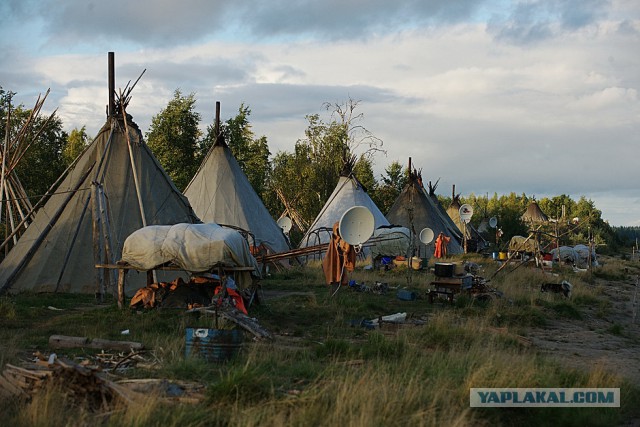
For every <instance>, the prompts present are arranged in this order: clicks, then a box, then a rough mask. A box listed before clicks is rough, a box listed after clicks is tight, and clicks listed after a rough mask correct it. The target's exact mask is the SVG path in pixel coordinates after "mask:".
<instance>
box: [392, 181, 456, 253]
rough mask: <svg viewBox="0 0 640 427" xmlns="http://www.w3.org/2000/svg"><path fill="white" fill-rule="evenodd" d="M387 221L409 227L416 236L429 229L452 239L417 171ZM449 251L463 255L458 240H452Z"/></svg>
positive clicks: (436, 234)
mask: <svg viewBox="0 0 640 427" xmlns="http://www.w3.org/2000/svg"><path fill="white" fill-rule="evenodd" d="M387 219H388V220H389V222H391V223H392V224H395V225H401V226H403V227H407V228H408V229H410V230H411V231H412V233H414V235H415V236H418V235H419V234H420V231H422V229H424V228H427V227H428V228H430V229H431V230H433V233H434V235H435V236H438V235H439V234H440V233H444V234H445V235H446V236H449V237H452V233H451V231H450V229H449V227H448V224H447V223H446V222H445V221H444V219H443V218H442V215H441V214H440V212H439V211H438V208H437V207H436V205H435V204H434V202H433V200H432V199H431V197H429V195H428V194H427V192H426V191H425V189H424V187H423V186H422V179H421V177H420V176H419V174H418V173H416V172H415V171H413V172H410V174H409V180H408V182H407V185H406V186H405V187H404V189H403V190H402V192H401V193H400V195H399V196H398V198H397V199H396V201H395V202H394V203H393V205H392V206H391V208H390V209H389V212H388V213H387ZM447 249H448V251H447V252H448V253H449V254H451V255H456V254H461V253H463V249H462V247H461V246H460V244H459V243H458V241H457V240H456V239H451V241H450V242H449V245H448V248H447Z"/></svg>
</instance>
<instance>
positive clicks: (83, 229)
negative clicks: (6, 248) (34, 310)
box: [0, 102, 198, 294]
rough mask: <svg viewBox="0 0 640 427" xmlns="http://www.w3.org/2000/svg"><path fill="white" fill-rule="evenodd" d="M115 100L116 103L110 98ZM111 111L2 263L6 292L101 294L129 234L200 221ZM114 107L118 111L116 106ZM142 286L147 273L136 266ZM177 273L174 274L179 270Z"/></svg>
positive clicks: (133, 131)
mask: <svg viewBox="0 0 640 427" xmlns="http://www.w3.org/2000/svg"><path fill="white" fill-rule="evenodd" d="M110 106H112V103H111V102H110ZM120 108H121V110H120V112H118V113H117V114H116V113H112V115H110V116H109V117H108V119H107V122H106V124H105V125H104V126H103V127H102V129H101V130H100V132H99V133H98V135H97V136H96V138H95V139H94V140H93V142H92V143H91V144H90V145H89V146H88V147H87V148H86V149H85V150H84V152H83V153H82V154H81V155H80V156H79V157H78V158H77V159H76V162H75V164H74V166H73V167H72V168H70V169H69V170H68V172H67V175H66V177H65V178H64V179H63V180H62V181H61V183H60V185H59V186H58V187H57V188H56V189H55V191H54V192H53V193H50V194H49V195H47V196H45V197H46V202H45V204H44V205H43V206H42V207H41V208H40V210H38V212H37V214H36V216H35V218H34V220H33V222H32V223H31V225H29V227H28V228H27V230H26V231H25V232H24V234H23V235H22V236H21V237H20V239H19V240H18V243H17V244H16V246H15V247H14V248H13V249H12V250H11V251H10V252H9V254H8V255H7V257H6V258H5V259H4V260H3V261H2V263H1V264H0V289H1V292H18V291H24V290H33V291H50V292H51V291H61V292H62V291H64V292H78V293H92V294H93V293H96V294H102V293H103V291H104V288H105V287H108V286H109V283H107V281H109V282H110V281H111V280H112V279H113V274H112V273H113V271H110V270H104V269H96V268H95V265H96V264H100V263H104V264H113V263H114V262H115V261H117V260H119V259H120V256H121V253H122V245H123V243H124V240H125V239H126V237H127V236H129V234H131V233H132V232H134V231H135V230H138V229H139V228H141V227H143V226H145V225H154V224H164V225H167V224H177V223H193V222H198V218H197V217H196V216H195V214H194V213H193V210H192V209H191V207H190V206H189V203H188V201H187V199H186V198H185V197H184V196H183V195H182V194H181V193H180V192H179V191H178V190H177V189H176V187H175V185H174V184H173V182H172V181H171V179H170V178H169V177H168V176H167V174H166V173H165V171H164V170H163V169H162V167H161V166H160V164H159V163H158V161H157V159H156V158H155V157H154V156H153V154H152V153H151V151H150V149H149V148H148V147H147V145H146V144H145V143H144V141H143V139H142V133H141V132H140V130H139V129H138V127H137V126H136V125H135V123H133V122H132V121H131V120H130V117H127V120H125V119H124V117H123V114H121V112H122V111H123V109H124V106H121V107H120ZM110 111H112V112H113V111H114V109H113V108H111V109H110ZM130 276H131V277H130V279H129V280H128V282H129V283H130V284H133V285H134V286H135V285H137V286H136V287H140V286H143V285H144V284H145V282H146V275H144V274H137V275H136V274H135V273H130ZM173 276H174V277H175V274H174V275H173Z"/></svg>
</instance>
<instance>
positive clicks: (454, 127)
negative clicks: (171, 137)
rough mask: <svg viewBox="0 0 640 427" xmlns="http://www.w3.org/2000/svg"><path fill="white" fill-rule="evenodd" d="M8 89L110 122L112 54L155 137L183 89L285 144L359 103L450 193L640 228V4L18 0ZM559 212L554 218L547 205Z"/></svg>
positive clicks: (10, 4)
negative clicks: (542, 204)
mask: <svg viewBox="0 0 640 427" xmlns="http://www.w3.org/2000/svg"><path fill="white" fill-rule="evenodd" d="M0 35H1V37H0V86H2V88H3V89H4V90H6V91H9V90H10V91H12V92H16V93H17V94H16V96H15V97H14V101H15V102H16V103H22V104H24V105H25V106H26V107H29V108H30V107H32V106H33V104H34V103H35V100H36V98H37V96H38V94H40V93H44V92H45V91H46V90H47V89H48V88H50V89H51V94H50V95H49V97H48V98H47V103H46V104H45V108H44V109H43V110H47V109H48V110H47V111H52V110H53V109H54V108H57V109H58V110H57V111H58V115H59V117H60V118H61V119H62V121H63V125H64V128H65V130H67V131H71V130H72V129H74V128H80V127H82V126H86V131H87V133H88V134H89V135H95V134H97V132H98V130H99V129H100V127H101V126H102V125H103V124H104V122H105V119H106V115H105V111H106V104H107V102H108V85H107V75H108V69H107V57H108V52H110V51H112V52H115V65H116V90H118V89H124V88H125V86H126V85H127V83H128V82H129V81H131V82H134V81H135V80H136V79H137V78H138V77H139V76H140V74H141V73H142V72H143V71H144V70H146V71H145V72H144V75H143V76H142V78H141V79H140V81H139V82H138V84H137V85H136V87H135V89H134V91H133V94H132V95H133V96H132V100H131V102H130V104H129V107H128V109H127V112H128V113H130V114H131V115H132V116H133V119H134V121H135V122H136V123H137V124H138V125H139V126H140V128H141V130H142V131H143V133H146V132H147V131H148V130H149V126H150V123H151V119H152V117H153V116H154V115H157V114H158V113H159V112H161V111H162V109H163V108H164V107H166V105H167V103H168V102H169V101H170V100H171V99H172V98H173V94H174V92H175V91H176V90H177V89H179V90H180V91H181V92H182V93H183V94H185V95H188V94H191V93H193V94H194V95H195V99H196V100H197V102H196V111H197V112H199V113H200V114H201V115H202V129H203V130H204V129H205V128H206V126H207V125H208V124H211V123H212V122H213V120H214V116H215V102H216V101H219V102H220V103H221V117H222V120H227V119H229V118H231V117H234V116H235V115H236V114H237V112H238V108H239V107H240V105H241V104H243V103H244V105H246V106H248V107H249V108H250V110H251V115H250V116H249V120H250V122H251V124H252V126H253V131H254V133H255V134H256V136H266V137H267V141H268V143H269V147H270V149H271V152H272V154H275V153H277V152H278V151H293V148H294V145H295V142H296V141H297V140H298V139H301V138H304V131H305V129H306V128H307V124H308V121H307V119H306V118H305V116H307V115H310V114H319V115H320V116H321V118H323V120H325V121H329V120H330V115H329V112H328V111H327V110H326V109H325V108H324V107H323V105H324V104H325V103H329V104H344V103H345V102H347V101H348V100H350V99H351V100H353V101H357V102H358V106H357V109H356V112H358V113H361V114H362V119H361V121H360V122H358V124H359V125H362V126H364V127H365V128H366V129H367V130H368V131H370V132H371V133H372V134H373V135H375V136H376V137H377V138H379V139H380V140H382V141H383V146H382V148H383V149H384V150H385V151H386V152H385V153H379V154H377V155H376V156H375V158H374V162H375V163H374V172H375V174H376V177H377V178H380V176H381V175H382V174H384V171H385V168H386V167H387V166H388V165H389V164H390V163H391V162H393V161H398V162H400V163H401V164H407V163H408V159H409V157H411V159H412V164H413V165H414V166H415V167H416V168H419V169H422V176H423V178H424V180H425V181H432V182H435V181H437V180H439V184H438V188H437V192H438V193H439V194H442V195H450V194H451V190H452V185H454V184H455V186H456V193H461V194H462V195H463V196H468V195H470V194H472V193H473V194H476V195H487V194H488V195H489V197H492V196H493V195H494V194H498V195H502V194H509V193H511V192H515V193H517V194H522V193H524V194H526V195H527V196H535V197H536V198H537V199H541V198H543V197H553V196H556V195H561V194H566V195H569V196H571V197H572V198H573V199H574V200H578V199H579V198H580V197H582V196H584V197H586V198H587V199H590V200H593V201H594V203H595V205H596V207H597V208H598V209H600V210H601V211H602V217H603V218H604V219H605V220H607V221H608V222H609V223H610V224H611V225H614V226H640V179H639V178H640V173H639V161H638V158H639V156H638V148H637V147H638V142H639V141H638V139H639V135H640V101H639V94H638V92H639V90H640V54H638V52H640V2H638V1H637V0H610V1H606V0H526V1H525V0H523V1H506V0H400V1H395V2H390V1H388V0H384V1H383V0H370V1H364V0H340V1H337V0H325V1H317V0H316V1H312V0H300V1H296V0H288V1H285V0H269V1H254V0H237V1H233V2H230V1H224V0H182V1H179V2H176V1H173V0H156V1H152V0H136V1H130V0H111V1H108V2H105V1H95V0H55V1H53V0H3V1H2V2H0ZM550 215H551V216H554V213H550Z"/></svg>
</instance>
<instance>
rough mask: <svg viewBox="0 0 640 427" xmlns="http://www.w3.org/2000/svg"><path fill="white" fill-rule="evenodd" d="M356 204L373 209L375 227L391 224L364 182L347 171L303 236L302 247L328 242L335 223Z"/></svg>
mask: <svg viewBox="0 0 640 427" xmlns="http://www.w3.org/2000/svg"><path fill="white" fill-rule="evenodd" d="M354 206H364V207H366V208H367V209H369V211H371V213H372V214H373V219H374V224H375V225H374V229H377V228H378V227H380V226H383V225H389V221H387V219H386V218H385V216H384V215H383V214H382V212H381V211H380V209H379V208H378V207H377V206H376V204H375V203H374V202H373V200H371V197H369V195H368V194H367V192H366V191H365V189H364V187H363V186H362V184H360V182H359V181H358V180H357V179H356V177H355V176H353V174H352V173H346V174H345V175H343V176H340V178H339V179H338V184H337V185H336V187H335V188H334V190H333V192H332V193H331V196H329V199H328V200H327V202H326V203H325V204H324V206H323V207H322V209H321V210H320V213H319V214H318V215H317V216H316V219H315V221H313V224H311V226H310V227H309V230H307V233H306V234H305V235H304V237H303V238H302V241H301V242H300V248H304V247H308V246H314V245H320V244H324V243H328V242H329V240H330V238H331V230H332V228H333V224H335V223H336V222H338V221H340V218H342V215H343V214H344V213H345V212H346V211H347V210H348V209H349V208H352V207H354Z"/></svg>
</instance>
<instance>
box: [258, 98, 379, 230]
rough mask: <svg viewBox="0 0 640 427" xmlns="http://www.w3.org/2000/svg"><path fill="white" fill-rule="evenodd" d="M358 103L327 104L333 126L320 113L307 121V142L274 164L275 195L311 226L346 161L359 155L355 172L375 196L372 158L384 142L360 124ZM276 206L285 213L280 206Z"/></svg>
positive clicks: (303, 140) (299, 142)
mask: <svg viewBox="0 0 640 427" xmlns="http://www.w3.org/2000/svg"><path fill="white" fill-rule="evenodd" d="M358 104H359V102H358V101H354V100H352V99H349V100H348V101H346V102H344V103H336V104H329V103H326V104H324V108H325V109H326V110H328V111H331V120H330V121H329V122H328V123H327V122H325V121H323V120H322V119H321V118H320V115H319V114H311V115H308V116H306V119H307V121H308V124H307V129H306V130H305V137H304V138H302V139H300V140H298V141H297V142H296V144H295V148H294V151H293V153H278V155H276V157H275V159H274V161H273V171H272V176H271V180H270V181H271V185H272V187H271V188H272V193H278V192H279V193H280V194H283V195H284V197H285V198H286V199H287V201H288V202H289V203H290V204H291V205H292V207H294V208H295V209H296V211H297V212H298V214H300V216H301V217H302V218H303V219H304V220H305V221H307V222H308V223H311V222H313V220H314V219H315V217H316V215H317V214H318V212H319V211H320V209H322V206H323V205H324V204H325V203H326V201H327V199H328V198H329V196H330V195H331V193H332V192H333V190H334V189H335V186H336V185H337V183H338V178H339V176H340V173H341V171H342V170H343V167H344V165H345V163H346V161H347V160H348V159H351V158H352V156H354V155H355V156H357V159H358V160H357V162H356V163H355V165H354V167H353V171H352V172H353V173H354V175H355V176H356V177H357V178H358V179H359V180H360V181H361V182H362V184H363V185H364V186H365V187H367V188H368V190H369V191H370V192H372V191H374V190H375V187H376V185H377V183H376V181H375V177H374V175H373V172H372V167H373V156H374V154H375V153H377V152H381V151H382V149H381V146H382V141H381V140H380V139H378V138H376V137H375V136H374V135H373V134H371V132H369V131H368V130H367V129H366V128H365V127H364V126H363V125H362V124H361V121H362V120H363V114H361V113H357V112H356V108H357V107H358ZM271 206H273V207H274V208H282V204H278V203H273V204H272V205H271ZM272 213H273V214H274V216H277V215H279V214H280V212H278V213H275V212H272Z"/></svg>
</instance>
